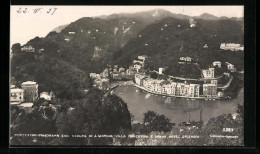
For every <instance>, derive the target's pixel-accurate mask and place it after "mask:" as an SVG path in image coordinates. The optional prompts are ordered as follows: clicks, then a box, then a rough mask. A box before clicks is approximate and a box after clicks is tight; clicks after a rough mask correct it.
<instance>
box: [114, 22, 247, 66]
mask: <svg viewBox="0 0 260 154" xmlns="http://www.w3.org/2000/svg"><path fill="white" fill-rule="evenodd" d="M196 22H197V26H196V27H192V28H191V27H190V23H189V20H188V19H176V18H165V19H163V20H161V21H159V22H156V23H154V24H150V25H148V26H147V27H146V28H145V29H143V30H142V31H141V32H140V33H139V35H141V36H142V37H136V38H134V39H132V40H131V41H129V43H128V44H126V45H125V46H124V47H123V48H122V49H120V50H118V51H117V52H116V53H115V54H114V56H113V58H114V63H115V64H119V65H123V66H128V65H129V64H131V62H132V60H133V59H134V58H135V57H137V56H138V55H143V54H145V55H147V56H149V57H150V62H149V64H148V68H151V69H158V68H159V67H171V66H173V65H175V64H177V62H178V60H179V57H181V56H190V57H192V58H193V59H195V60H198V63H199V64H200V65H201V67H202V68H204V67H208V66H209V65H210V64H211V63H212V62H213V61H214V60H220V61H221V62H223V63H224V62H226V61H228V62H231V63H232V64H235V66H236V67H238V68H240V69H242V68H243V65H244V64H243V58H244V56H243V52H231V51H221V50H219V46H220V43H223V42H235V43H241V44H243V32H242V24H241V22H239V21H233V20H202V19H196ZM205 44H207V45H208V48H203V46H204V45H205ZM169 65H170V66H169Z"/></svg>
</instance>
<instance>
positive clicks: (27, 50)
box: [21, 45, 35, 52]
mask: <svg viewBox="0 0 260 154" xmlns="http://www.w3.org/2000/svg"><path fill="white" fill-rule="evenodd" d="M21 50H22V51H25V52H35V48H33V47H32V46H31V45H29V46H24V47H22V48H21Z"/></svg>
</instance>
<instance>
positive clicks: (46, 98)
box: [40, 92, 51, 101]
mask: <svg viewBox="0 0 260 154" xmlns="http://www.w3.org/2000/svg"><path fill="white" fill-rule="evenodd" d="M40 98H44V99H45V100H48V101H50V100H51V95H49V93H48V92H42V93H40Z"/></svg>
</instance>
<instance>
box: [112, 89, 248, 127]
mask: <svg viewBox="0 0 260 154" xmlns="http://www.w3.org/2000/svg"><path fill="white" fill-rule="evenodd" d="M114 94H116V95H118V96H119V97H121V98H122V99H123V100H124V101H125V102H126V103H127V106H128V109H129V111H130V113H131V114H132V115H134V119H135V121H138V122H142V120H143V114H144V113H145V112H147V111H149V110H150V111H155V112H156V113H158V114H163V115H165V116H167V117H168V118H169V119H170V120H171V121H172V122H175V123H179V122H183V121H188V120H189V117H190V120H195V121H198V120H200V110H201V109H202V120H203V121H204V122H206V121H208V120H209V119H210V118H211V117H216V116H219V115H221V114H223V113H230V114H233V113H235V112H236V107H237V104H243V100H244V90H243V89H241V90H240V91H239V94H238V97H237V98H235V99H232V100H215V101H213V100H191V99H185V98H175V97H165V96H164V97H163V96H158V95H154V94H149V93H147V92H145V91H143V90H141V89H138V88H136V87H132V86H121V87H118V88H116V89H115V91H114Z"/></svg>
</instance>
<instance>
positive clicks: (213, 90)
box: [203, 83, 217, 98]
mask: <svg viewBox="0 0 260 154" xmlns="http://www.w3.org/2000/svg"><path fill="white" fill-rule="evenodd" d="M203 95H204V96H206V97H208V98H215V97H217V86H216V85H215V84H211V83H207V84H203Z"/></svg>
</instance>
